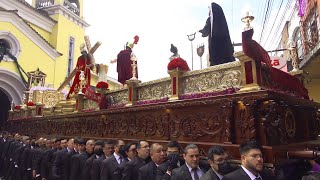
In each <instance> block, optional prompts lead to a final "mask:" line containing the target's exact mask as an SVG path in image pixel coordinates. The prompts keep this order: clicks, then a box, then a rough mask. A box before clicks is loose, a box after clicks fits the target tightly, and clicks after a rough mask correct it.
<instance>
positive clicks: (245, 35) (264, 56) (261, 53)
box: [242, 29, 272, 68]
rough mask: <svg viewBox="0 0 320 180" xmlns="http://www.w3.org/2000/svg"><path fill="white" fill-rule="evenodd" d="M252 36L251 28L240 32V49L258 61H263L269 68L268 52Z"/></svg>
mask: <svg viewBox="0 0 320 180" xmlns="http://www.w3.org/2000/svg"><path fill="white" fill-rule="evenodd" d="M252 36H253V29H249V30H246V31H244V32H242V49H243V52H244V54H245V55H247V56H248V57H250V58H252V59H254V60H256V61H258V62H263V63H265V64H266V65H267V66H268V67H269V68H271V67H272V65H271V59H270V56H269V54H268V52H267V51H266V50H265V49H263V47H261V45H260V44H258V43H257V42H256V41H255V40H253V39H252Z"/></svg>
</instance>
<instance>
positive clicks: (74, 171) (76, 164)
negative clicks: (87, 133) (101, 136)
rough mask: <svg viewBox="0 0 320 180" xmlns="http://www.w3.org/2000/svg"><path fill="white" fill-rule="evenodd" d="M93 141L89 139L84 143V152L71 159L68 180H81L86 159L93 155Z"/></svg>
mask: <svg viewBox="0 0 320 180" xmlns="http://www.w3.org/2000/svg"><path fill="white" fill-rule="evenodd" d="M94 144H95V141H94V140H92V139H90V140H88V141H87V142H86V151H85V152H83V153H81V154H77V155H75V156H72V157H71V172H70V180H71V179H72V180H81V179H82V178H81V177H82V173H83V171H84V167H85V164H86V161H87V159H89V158H90V157H91V155H93V148H94Z"/></svg>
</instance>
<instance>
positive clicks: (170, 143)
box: [167, 140, 181, 149]
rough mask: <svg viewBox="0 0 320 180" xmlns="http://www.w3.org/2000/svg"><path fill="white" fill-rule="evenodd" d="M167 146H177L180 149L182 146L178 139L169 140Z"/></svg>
mask: <svg viewBox="0 0 320 180" xmlns="http://www.w3.org/2000/svg"><path fill="white" fill-rule="evenodd" d="M167 147H168V148H175V147H176V148H178V149H180V148H181V146H180V144H179V143H178V141H176V140H172V141H169V142H168V145H167Z"/></svg>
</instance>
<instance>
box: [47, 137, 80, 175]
mask: <svg viewBox="0 0 320 180" xmlns="http://www.w3.org/2000/svg"><path fill="white" fill-rule="evenodd" d="M73 145H74V139H69V140H68V142H67V147H66V148H64V149H63V150H61V151H59V152H58V153H57V156H56V159H55V160H54V162H53V165H52V175H53V177H54V178H56V179H61V180H68V179H69V177H70V157H71V156H73V155H74V154H75V151H74V148H73Z"/></svg>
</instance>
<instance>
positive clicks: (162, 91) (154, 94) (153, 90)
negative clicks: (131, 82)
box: [138, 80, 171, 100]
mask: <svg viewBox="0 0 320 180" xmlns="http://www.w3.org/2000/svg"><path fill="white" fill-rule="evenodd" d="M170 94H171V84H170V80H168V81H164V82H161V83H158V84H156V85H152V86H151V85H150V86H141V87H140V88H139V89H138V97H139V100H150V99H161V98H164V97H167V96H170Z"/></svg>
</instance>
